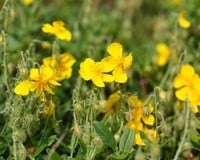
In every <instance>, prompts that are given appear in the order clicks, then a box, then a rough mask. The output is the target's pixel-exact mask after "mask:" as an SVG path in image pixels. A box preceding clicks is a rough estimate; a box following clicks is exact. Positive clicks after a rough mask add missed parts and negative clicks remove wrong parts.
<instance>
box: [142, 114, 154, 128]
mask: <svg viewBox="0 0 200 160" xmlns="http://www.w3.org/2000/svg"><path fill="white" fill-rule="evenodd" d="M142 120H143V122H144V123H145V124H146V125H150V126H152V125H153V124H154V121H155V118H154V116H153V115H149V116H148V117H145V116H143V117H142Z"/></svg>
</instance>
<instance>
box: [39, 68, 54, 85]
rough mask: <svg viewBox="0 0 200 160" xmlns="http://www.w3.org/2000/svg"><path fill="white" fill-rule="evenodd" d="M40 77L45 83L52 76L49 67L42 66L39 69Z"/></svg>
mask: <svg viewBox="0 0 200 160" xmlns="http://www.w3.org/2000/svg"><path fill="white" fill-rule="evenodd" d="M40 75H41V79H42V80H43V81H47V80H49V79H50V78H52V76H53V70H52V69H51V68H50V67H49V66H45V65H42V66H41V67H40Z"/></svg>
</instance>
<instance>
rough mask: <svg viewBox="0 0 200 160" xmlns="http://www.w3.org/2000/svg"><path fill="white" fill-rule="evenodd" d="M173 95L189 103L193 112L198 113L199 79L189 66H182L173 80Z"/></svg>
mask: <svg viewBox="0 0 200 160" xmlns="http://www.w3.org/2000/svg"><path fill="white" fill-rule="evenodd" d="M173 86H174V88H176V89H177V90H176V92H175V95H176V97H177V98H178V99H179V100H181V101H187V100H189V101H190V105H191V108H192V111H193V112H195V113H196V112H198V105H200V78H199V75H198V74H197V73H195V70H194V68H193V67H192V66H191V65H188V64H186V65H183V66H182V67H181V69H180V73H179V74H178V75H177V76H176V77H175V78H174V81H173Z"/></svg>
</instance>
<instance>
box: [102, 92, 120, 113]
mask: <svg viewBox="0 0 200 160" xmlns="http://www.w3.org/2000/svg"><path fill="white" fill-rule="evenodd" d="M120 98H121V92H120V90H118V91H116V92H114V93H113V94H111V95H110V96H109V97H108V99H107V101H106V108H105V111H104V112H105V116H108V115H110V114H111V113H112V112H117V111H118V108H119V101H120Z"/></svg>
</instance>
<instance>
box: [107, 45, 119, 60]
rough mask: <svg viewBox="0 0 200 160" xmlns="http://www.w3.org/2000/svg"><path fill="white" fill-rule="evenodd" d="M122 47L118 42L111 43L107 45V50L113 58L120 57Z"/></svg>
mask: <svg viewBox="0 0 200 160" xmlns="http://www.w3.org/2000/svg"><path fill="white" fill-rule="evenodd" d="M122 51H123V47H122V45H121V44H120V43H112V44H110V45H109V46H108V47H107V52H108V53H109V54H110V55H111V56H112V57H115V58H121V57H122Z"/></svg>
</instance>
